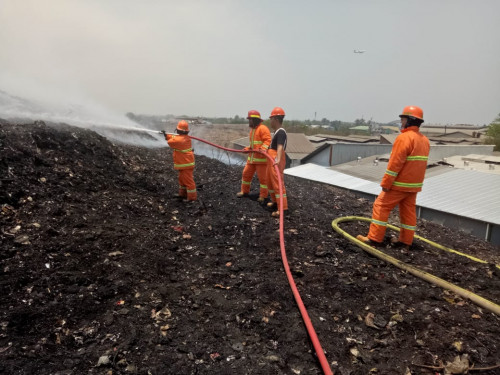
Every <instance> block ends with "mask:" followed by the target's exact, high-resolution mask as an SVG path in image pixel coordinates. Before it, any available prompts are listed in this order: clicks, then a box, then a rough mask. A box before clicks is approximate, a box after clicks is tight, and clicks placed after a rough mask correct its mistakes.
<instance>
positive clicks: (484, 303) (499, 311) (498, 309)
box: [332, 216, 500, 316]
mask: <svg viewBox="0 0 500 375" xmlns="http://www.w3.org/2000/svg"><path fill="white" fill-rule="evenodd" d="M355 220H359V221H367V222H371V219H369V218H366V217H360V216H345V217H340V218H337V219H335V220H333V221H332V227H333V229H334V230H335V231H336V232H338V233H340V234H341V235H343V236H344V237H345V238H347V239H348V240H349V241H351V242H352V243H354V244H356V245H358V246H359V247H361V248H362V249H363V250H365V251H366V252H368V253H369V254H371V255H373V256H375V257H377V258H379V259H382V260H384V261H386V262H388V263H391V264H393V265H395V266H396V267H399V268H401V269H403V270H405V271H407V272H409V273H411V274H412V275H414V276H417V277H419V278H421V279H423V280H425V281H428V282H430V283H432V284H434V285H437V286H440V287H442V288H444V289H448V290H451V291H452V292H454V293H456V294H458V295H459V296H462V297H464V298H467V299H469V300H471V301H472V302H474V303H475V304H477V305H479V306H481V307H484V308H485V309H487V310H489V311H491V312H493V313H494V314H496V315H498V316H500V305H497V304H495V303H493V302H492V301H489V300H487V299H486V298H483V297H481V296H479V295H477V294H474V293H472V292H471V291H469V290H467V289H463V288H461V287H459V286H457V285H455V284H452V283H449V282H448V281H445V280H443V279H440V278H439V277H437V276H434V275H432V274H430V273H428V272H425V271H422V270H420V269H418V268H416V267H413V266H411V265H409V264H406V263H404V262H401V261H400V260H398V259H396V258H393V257H391V256H389V255H387V254H385V253H383V252H382V251H380V250H377V249H375V248H374V247H372V246H370V245H368V244H366V243H364V242H362V241H360V240H358V239H357V238H355V237H353V236H351V235H350V234H349V233H347V232H346V231H344V230H342V229H340V228H339V226H338V224H339V223H341V222H344V221H355ZM387 227H388V228H390V229H393V230H396V231H399V228H398V227H395V226H393V225H389V224H388V225H387ZM415 238H417V239H419V240H422V241H424V242H426V243H428V244H429V245H431V246H434V247H436V248H438V249H441V250H445V251H449V252H452V253H455V254H459V255H461V256H465V257H467V258H469V259H472V260H474V261H476V262H480V263H488V262H486V261H484V260H482V259H478V258H474V257H472V256H469V255H467V254H463V253H460V252H458V251H456V250H453V249H449V248H447V247H444V246H441V245H439V244H437V243H435V242H432V241H429V240H427V239H425V238H422V237H420V236H415ZM496 267H497V268H500V267H499V266H498V265H496Z"/></svg>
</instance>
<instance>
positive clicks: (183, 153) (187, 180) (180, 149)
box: [165, 120, 198, 202]
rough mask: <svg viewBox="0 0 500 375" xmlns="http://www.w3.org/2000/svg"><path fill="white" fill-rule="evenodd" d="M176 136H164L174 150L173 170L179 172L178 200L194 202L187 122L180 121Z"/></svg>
mask: <svg viewBox="0 0 500 375" xmlns="http://www.w3.org/2000/svg"><path fill="white" fill-rule="evenodd" d="M175 130H176V132H177V134H165V139H166V140H167V143H168V145H169V146H170V148H172V149H173V150H174V155H173V156H174V169H175V170H178V171H179V194H178V197H179V198H185V199H187V201H188V202H194V201H195V200H196V199H197V198H198V196H197V194H196V184H195V183H194V179H193V170H194V153H193V149H192V147H191V138H189V136H188V133H189V125H188V123H187V121H184V120H181V121H179V123H178V124H177V129H175Z"/></svg>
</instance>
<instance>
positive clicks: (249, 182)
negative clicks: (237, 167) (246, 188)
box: [241, 180, 252, 185]
mask: <svg viewBox="0 0 500 375" xmlns="http://www.w3.org/2000/svg"><path fill="white" fill-rule="evenodd" d="M241 183H242V184H243V185H251V184H252V181H245V180H241Z"/></svg>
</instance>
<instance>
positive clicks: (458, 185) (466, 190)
mask: <svg viewBox="0 0 500 375" xmlns="http://www.w3.org/2000/svg"><path fill="white" fill-rule="evenodd" d="M437 168H439V169H436V172H439V173H436V174H434V173H431V174H430V175H429V174H428V175H427V177H426V179H425V181H424V187H423V189H422V191H421V192H420V193H419V194H418V195H417V205H418V206H422V207H426V208H430V209H433V210H436V211H442V212H447V213H450V214H453V215H458V216H463V217H468V218H471V219H475V220H481V221H484V222H488V223H493V224H500V193H499V191H500V175H497V174H489V173H483V172H478V171H471V170H460V169H454V168H444V167H443V168H441V167H437ZM432 170H434V168H431V169H429V170H428V171H427V172H429V171H432ZM285 174H287V175H290V176H296V177H300V178H305V179H308V180H312V181H318V182H323V183H326V184H330V185H334V186H338V187H341V188H345V189H349V190H355V191H360V192H363V193H367V194H372V195H378V194H379V193H380V189H381V188H380V184H379V182H373V181H368V180H366V179H362V178H358V177H354V176H350V175H348V174H345V173H341V172H338V171H334V170H332V169H330V168H326V167H322V166H319V165H316V164H312V163H309V164H303V165H300V166H298V167H294V168H288V169H285Z"/></svg>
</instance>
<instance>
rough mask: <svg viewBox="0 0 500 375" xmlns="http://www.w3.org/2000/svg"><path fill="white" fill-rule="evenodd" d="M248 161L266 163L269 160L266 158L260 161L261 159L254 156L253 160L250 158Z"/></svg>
mask: <svg viewBox="0 0 500 375" xmlns="http://www.w3.org/2000/svg"><path fill="white" fill-rule="evenodd" d="M247 161H259V162H266V161H267V159H265V158H264V159H260V158H255V157H253V156H252V157H251V158H250V157H249V158H248V159H247Z"/></svg>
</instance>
